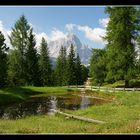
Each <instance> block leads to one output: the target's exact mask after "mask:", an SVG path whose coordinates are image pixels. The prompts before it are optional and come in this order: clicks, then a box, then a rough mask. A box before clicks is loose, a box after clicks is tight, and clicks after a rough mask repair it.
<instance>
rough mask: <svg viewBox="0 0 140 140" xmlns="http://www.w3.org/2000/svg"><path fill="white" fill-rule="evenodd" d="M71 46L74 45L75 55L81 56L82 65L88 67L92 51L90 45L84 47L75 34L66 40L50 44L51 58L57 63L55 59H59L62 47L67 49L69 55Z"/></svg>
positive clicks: (69, 35) (68, 36) (68, 35)
mask: <svg viewBox="0 0 140 140" xmlns="http://www.w3.org/2000/svg"><path fill="white" fill-rule="evenodd" d="M71 44H73V45H74V49H75V53H76V54H77V53H78V54H79V56H80V58H81V63H82V64H85V65H88V64H89V59H90V57H91V50H92V49H91V48H90V47H89V46H88V45H83V44H82V43H81V41H80V39H79V38H78V37H77V36H76V35H74V34H67V36H66V37H65V38H61V39H58V40H55V41H51V42H49V43H48V47H49V52H50V56H51V57H52V58H53V61H55V59H56V58H57V57H58V55H59V51H60V48H61V46H64V47H66V50H67V55H68V53H69V51H70V46H71Z"/></svg>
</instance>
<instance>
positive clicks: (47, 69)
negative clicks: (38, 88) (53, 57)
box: [39, 38, 52, 86]
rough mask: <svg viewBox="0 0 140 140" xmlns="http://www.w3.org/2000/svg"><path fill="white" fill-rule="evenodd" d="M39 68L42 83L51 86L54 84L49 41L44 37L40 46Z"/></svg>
mask: <svg viewBox="0 0 140 140" xmlns="http://www.w3.org/2000/svg"><path fill="white" fill-rule="evenodd" d="M39 70H40V80H41V81H40V82H41V85H42V86H50V85H51V84H52V68H51V61H50V58H49V50H48V47H47V42H46V41H45V39H44V38H42V41H41V47H40V58H39Z"/></svg>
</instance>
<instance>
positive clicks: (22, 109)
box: [0, 94, 104, 119]
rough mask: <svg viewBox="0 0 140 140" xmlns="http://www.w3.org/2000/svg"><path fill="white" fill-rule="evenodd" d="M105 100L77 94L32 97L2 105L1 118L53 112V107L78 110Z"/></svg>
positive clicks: (15, 117)
mask: <svg viewBox="0 0 140 140" xmlns="http://www.w3.org/2000/svg"><path fill="white" fill-rule="evenodd" d="M103 103H104V101H103V100H100V99H93V98H89V97H84V96H83V97H79V96H75V95H69V94H68V95H65V96H48V97H32V98H30V99H29V100H27V101H25V102H22V103H18V104H14V105H11V106H8V107H0V118H1V119H19V118H23V117H25V116H30V115H42V114H50V113H52V111H51V109H55V110H56V109H59V110H63V111H64V110H65V109H68V110H78V109H84V108H87V107H88V106H91V105H100V104H103Z"/></svg>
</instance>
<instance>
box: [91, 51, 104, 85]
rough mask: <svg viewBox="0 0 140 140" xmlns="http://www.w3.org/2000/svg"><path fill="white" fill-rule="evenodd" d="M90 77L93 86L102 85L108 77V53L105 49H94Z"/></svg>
mask: <svg viewBox="0 0 140 140" xmlns="http://www.w3.org/2000/svg"><path fill="white" fill-rule="evenodd" d="M90 76H91V77H92V81H93V84H95V85H96V84H99V85H102V83H103V82H104V80H105V77H106V51H105V49H93V50H92V56H91V60H90Z"/></svg>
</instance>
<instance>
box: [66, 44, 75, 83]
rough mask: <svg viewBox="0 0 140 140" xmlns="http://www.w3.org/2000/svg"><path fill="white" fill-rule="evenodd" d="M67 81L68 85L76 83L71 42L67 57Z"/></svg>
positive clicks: (73, 52)
mask: <svg viewBox="0 0 140 140" xmlns="http://www.w3.org/2000/svg"><path fill="white" fill-rule="evenodd" d="M67 83H68V85H75V84H76V71H75V51H74V46H73V44H71V47H70V52H69V55H68V58H67Z"/></svg>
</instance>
